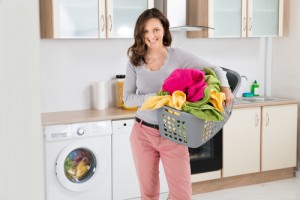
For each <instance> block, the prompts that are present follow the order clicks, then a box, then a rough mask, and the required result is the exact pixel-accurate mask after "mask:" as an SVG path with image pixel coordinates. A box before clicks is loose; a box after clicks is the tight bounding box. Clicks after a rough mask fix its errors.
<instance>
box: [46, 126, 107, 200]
mask: <svg viewBox="0 0 300 200" xmlns="http://www.w3.org/2000/svg"><path fill="white" fill-rule="evenodd" d="M111 134H112V127H111V121H98V122H87V123H78V124H68V125H52V126H45V127H44V135H45V173H46V176H45V178H46V184H45V185H46V200H111V199H112V188H111Z"/></svg>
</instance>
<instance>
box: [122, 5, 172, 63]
mask: <svg viewBox="0 0 300 200" xmlns="http://www.w3.org/2000/svg"><path fill="white" fill-rule="evenodd" d="M151 18H156V19H159V20H160V22H161V24H162V26H163V28H164V37H163V45H165V46H170V45H171V43H172V36H171V33H170V30H169V27H170V23H169V20H168V19H167V18H166V17H165V16H164V14H163V13H161V12H160V11H159V10H158V9H156V8H151V9H148V10H145V11H144V12H143V13H142V14H141V15H140V16H139V18H138V19H137V21H136V24H135V28H134V43H133V45H132V46H131V47H129V49H128V51H127V55H128V57H129V60H130V62H131V63H132V64H133V65H134V66H139V65H141V64H142V63H144V62H145V55H146V53H147V49H148V48H147V45H146V44H145V41H144V28H145V24H146V22H147V21H148V20H149V19H151Z"/></svg>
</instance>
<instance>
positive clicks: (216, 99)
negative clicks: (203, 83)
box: [209, 89, 226, 112]
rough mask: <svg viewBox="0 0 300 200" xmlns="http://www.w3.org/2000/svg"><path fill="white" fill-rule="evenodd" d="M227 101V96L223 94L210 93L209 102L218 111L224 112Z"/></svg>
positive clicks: (213, 91)
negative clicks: (224, 103)
mask: <svg viewBox="0 0 300 200" xmlns="http://www.w3.org/2000/svg"><path fill="white" fill-rule="evenodd" d="M225 100H226V96H225V94H224V93H223V92H215V90H213V89H212V90H211V91H210V97H209V102H210V103H212V105H213V106H214V107H215V108H216V109H218V110H219V111H220V112H224V109H223V102H224V101H225Z"/></svg>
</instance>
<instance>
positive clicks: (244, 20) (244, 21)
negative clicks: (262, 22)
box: [243, 17, 247, 31]
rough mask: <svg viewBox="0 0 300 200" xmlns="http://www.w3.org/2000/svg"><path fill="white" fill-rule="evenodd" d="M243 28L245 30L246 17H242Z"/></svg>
mask: <svg viewBox="0 0 300 200" xmlns="http://www.w3.org/2000/svg"><path fill="white" fill-rule="evenodd" d="M243 27H244V28H243V29H244V31H246V29H247V22H246V17H244V19H243Z"/></svg>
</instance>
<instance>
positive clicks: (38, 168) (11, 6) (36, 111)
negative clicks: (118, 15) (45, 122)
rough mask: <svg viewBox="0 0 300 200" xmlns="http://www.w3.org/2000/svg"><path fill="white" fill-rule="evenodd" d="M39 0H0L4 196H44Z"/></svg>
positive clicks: (0, 183) (0, 192)
mask: <svg viewBox="0 0 300 200" xmlns="http://www.w3.org/2000/svg"><path fill="white" fill-rule="evenodd" d="M38 19H39V9H38V1H36V0H26V1H24V0H0V91H1V93H0V127H1V130H0V152H1V158H0V159H1V161H0V172H1V178H0V199H1V200H43V199H44V181H43V157H42V155H43V148H42V132H41V119H40V93H39V76H40V74H39V53H38V52H39V26H38V24H39V20H38Z"/></svg>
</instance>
